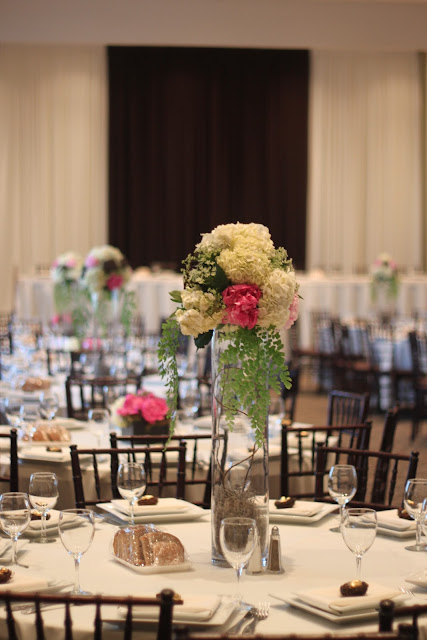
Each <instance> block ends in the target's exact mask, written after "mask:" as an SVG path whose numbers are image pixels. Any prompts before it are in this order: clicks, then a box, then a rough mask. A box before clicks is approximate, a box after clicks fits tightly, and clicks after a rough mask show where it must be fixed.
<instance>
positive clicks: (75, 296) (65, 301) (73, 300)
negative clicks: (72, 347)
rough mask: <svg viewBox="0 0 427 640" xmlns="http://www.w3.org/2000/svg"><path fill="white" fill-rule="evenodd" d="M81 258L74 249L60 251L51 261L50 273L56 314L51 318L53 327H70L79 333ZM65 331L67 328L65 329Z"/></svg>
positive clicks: (80, 321)
mask: <svg viewBox="0 0 427 640" xmlns="http://www.w3.org/2000/svg"><path fill="white" fill-rule="evenodd" d="M82 268H83V258H82V256H81V255H80V254H78V253H76V252H74V251H67V252H66V253H62V254H61V255H59V256H58V257H57V258H55V260H54V261H53V263H52V266H51V271H50V275H51V278H52V280H53V283H54V288H53V298H54V304H55V310H56V314H55V315H54V317H53V318H52V326H53V327H54V328H55V329H59V328H61V329H64V327H70V330H71V331H72V333H74V335H79V333H80V331H81V325H82V321H83V319H82V316H81V311H80V309H81V291H80V288H79V281H80V276H81V273H82ZM65 331H66V332H67V329H65Z"/></svg>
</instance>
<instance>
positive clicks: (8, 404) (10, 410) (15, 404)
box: [4, 398, 22, 429]
mask: <svg viewBox="0 0 427 640" xmlns="http://www.w3.org/2000/svg"><path fill="white" fill-rule="evenodd" d="M21 405H22V402H21V401H20V400H16V399H14V398H5V400H4V412H5V415H6V418H7V421H8V423H9V424H10V425H11V426H12V427H15V429H19V428H20V427H21Z"/></svg>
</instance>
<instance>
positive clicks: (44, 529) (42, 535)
mask: <svg viewBox="0 0 427 640" xmlns="http://www.w3.org/2000/svg"><path fill="white" fill-rule="evenodd" d="M41 525H42V526H41V536H40V542H46V540H47V538H46V512H45V511H43V512H42V520H41Z"/></svg>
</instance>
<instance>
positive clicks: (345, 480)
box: [328, 464, 357, 531]
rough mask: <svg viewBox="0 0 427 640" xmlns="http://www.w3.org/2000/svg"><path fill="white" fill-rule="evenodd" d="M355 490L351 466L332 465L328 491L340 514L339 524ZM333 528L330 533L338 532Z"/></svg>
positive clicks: (354, 478) (354, 477) (355, 483)
mask: <svg viewBox="0 0 427 640" xmlns="http://www.w3.org/2000/svg"><path fill="white" fill-rule="evenodd" d="M356 490H357V473H356V469H355V467H353V465H351V464H334V465H333V466H332V467H331V469H330V471H329V478H328V491H329V495H330V496H331V498H333V499H334V500H335V502H338V505H339V509H340V513H339V523H340V525H341V521H342V518H343V513H344V507H345V505H346V504H347V502H350V500H351V499H352V498H353V497H354V494H355V493H356ZM339 530H340V527H339V526H338V527H334V528H333V529H331V531H339Z"/></svg>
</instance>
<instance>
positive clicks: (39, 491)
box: [28, 471, 59, 543]
mask: <svg viewBox="0 0 427 640" xmlns="http://www.w3.org/2000/svg"><path fill="white" fill-rule="evenodd" d="M28 493H29V498H30V502H31V504H32V506H33V507H34V509H37V510H38V511H40V513H41V516H42V517H41V534H40V539H39V542H41V543H46V542H54V539H53V538H52V539H50V540H48V537H47V535H46V515H47V513H48V512H49V511H50V510H51V509H53V507H54V506H55V505H56V503H57V500H58V495H59V494H58V478H57V477H56V474H55V473H51V472H49V471H40V472H37V473H32V474H31V476H30V486H29V489H28Z"/></svg>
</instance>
